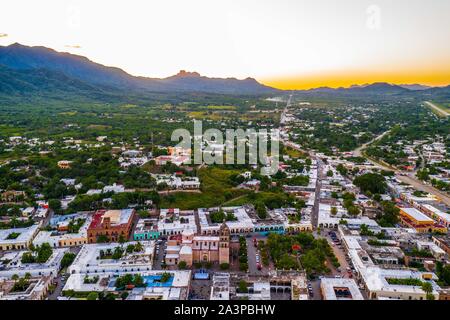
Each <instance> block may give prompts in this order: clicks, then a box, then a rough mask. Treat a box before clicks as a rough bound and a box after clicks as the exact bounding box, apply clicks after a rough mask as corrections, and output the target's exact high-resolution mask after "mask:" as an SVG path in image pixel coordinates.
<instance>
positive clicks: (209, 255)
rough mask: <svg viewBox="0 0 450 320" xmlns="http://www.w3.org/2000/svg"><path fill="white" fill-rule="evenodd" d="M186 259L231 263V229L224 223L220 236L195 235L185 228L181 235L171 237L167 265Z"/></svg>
mask: <svg viewBox="0 0 450 320" xmlns="http://www.w3.org/2000/svg"><path fill="white" fill-rule="evenodd" d="M180 261H185V262H186V265H187V266H192V264H193V263H198V262H200V263H202V262H205V263H208V262H209V263H219V264H222V263H230V229H229V228H228V226H227V225H226V224H225V223H223V224H222V225H221V226H220V229H219V235H218V236H200V235H195V234H194V232H193V231H191V230H184V231H183V232H182V233H181V235H175V236H171V237H169V240H168V242H167V248H166V259H165V263H166V265H177V264H178V263H179V262H180Z"/></svg>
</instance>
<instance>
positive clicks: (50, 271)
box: [0, 249, 67, 278]
mask: <svg viewBox="0 0 450 320" xmlns="http://www.w3.org/2000/svg"><path fill="white" fill-rule="evenodd" d="M26 252H27V251H15V252H10V253H8V254H7V256H6V257H5V256H3V257H2V259H7V260H3V261H6V262H7V263H6V264H5V263H4V264H3V266H4V268H3V269H0V278H1V277H4V278H11V277H12V276H13V275H15V274H17V275H18V276H19V277H23V276H25V274H27V273H30V274H31V276H33V277H39V276H48V275H52V276H56V275H57V274H58V271H59V268H60V265H61V260H62V258H63V257H64V253H66V252H67V249H53V253H52V255H51V256H50V258H48V260H47V261H46V262H45V263H22V261H21V260H22V255H23V254H24V253H26Z"/></svg>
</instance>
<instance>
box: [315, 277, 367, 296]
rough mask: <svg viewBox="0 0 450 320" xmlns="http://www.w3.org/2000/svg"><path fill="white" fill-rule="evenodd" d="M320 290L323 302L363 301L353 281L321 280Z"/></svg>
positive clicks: (341, 279)
mask: <svg viewBox="0 0 450 320" xmlns="http://www.w3.org/2000/svg"><path fill="white" fill-rule="evenodd" d="M320 289H321V292H322V297H323V299H324V300H364V297H363V295H362V294H361V291H359V288H358V285H357V284H356V282H355V280H353V279H345V278H322V279H321V280H320Z"/></svg>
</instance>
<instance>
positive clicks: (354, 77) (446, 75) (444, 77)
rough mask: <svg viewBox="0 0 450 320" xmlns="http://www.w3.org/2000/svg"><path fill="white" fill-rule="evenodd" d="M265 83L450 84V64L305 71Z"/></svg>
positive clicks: (279, 85) (284, 86) (286, 85)
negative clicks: (423, 67)
mask: <svg viewBox="0 0 450 320" xmlns="http://www.w3.org/2000/svg"><path fill="white" fill-rule="evenodd" d="M261 82H262V83H263V84H265V85H268V86H271V87H275V88H278V89H284V90H305V89H313V88H319V87H330V88H339V87H344V88H348V87H350V86H352V85H364V84H370V83H374V82H388V83H391V84H422V85H428V86H433V87H441V86H447V85H449V84H450V66H449V67H447V68H442V69H436V70H415V71H412V70H411V71H388V72H373V71H372V72H371V71H369V72H363V71H353V70H349V71H347V72H346V71H339V72H329V73H327V72H323V73H315V74H305V75H298V76H287V77H273V78H266V79H261Z"/></svg>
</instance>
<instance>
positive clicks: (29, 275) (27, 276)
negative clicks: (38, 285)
mask: <svg viewBox="0 0 450 320" xmlns="http://www.w3.org/2000/svg"><path fill="white" fill-rule="evenodd" d="M24 278H25V279H26V280H30V279H31V273H29V272H27V273H25V276H24Z"/></svg>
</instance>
